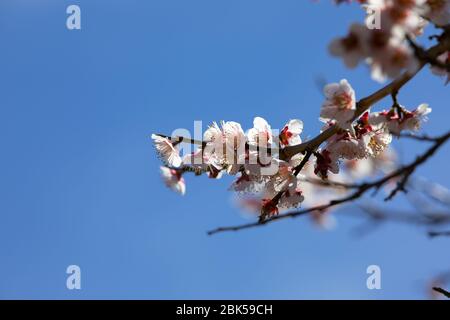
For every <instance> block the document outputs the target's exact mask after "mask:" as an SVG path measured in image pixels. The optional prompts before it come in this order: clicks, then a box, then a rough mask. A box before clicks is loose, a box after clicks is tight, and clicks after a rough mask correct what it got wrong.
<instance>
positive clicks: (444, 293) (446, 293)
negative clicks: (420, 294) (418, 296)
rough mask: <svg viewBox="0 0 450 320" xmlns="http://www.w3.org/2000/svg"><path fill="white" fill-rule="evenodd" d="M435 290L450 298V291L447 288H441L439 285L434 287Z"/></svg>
mask: <svg viewBox="0 0 450 320" xmlns="http://www.w3.org/2000/svg"><path fill="white" fill-rule="evenodd" d="M433 290H434V291H436V292H439V293H441V294H443V295H444V296H446V297H447V298H449V299H450V292H448V291H447V290H444V289H442V288H439V287H433Z"/></svg>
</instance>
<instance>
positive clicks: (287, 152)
mask: <svg viewBox="0 0 450 320" xmlns="http://www.w3.org/2000/svg"><path fill="white" fill-rule="evenodd" d="M448 50H450V32H449V31H446V32H445V33H444V34H443V35H442V39H441V42H439V43H438V44H436V45H435V46H433V47H431V48H430V49H428V50H426V54H427V56H428V57H430V58H434V59H436V58H437V57H438V56H439V55H440V54H442V53H444V52H446V51H448ZM426 64H427V62H426V61H421V63H420V66H419V67H418V68H417V70H416V71H415V72H405V73H403V75H402V76H400V77H399V78H397V79H396V80H394V81H392V82H390V83H389V84H388V85H386V86H384V87H383V88H381V89H379V90H378V91H376V92H374V93H372V94H371V95H369V96H367V97H365V98H363V99H361V100H359V101H358V102H357V104H356V106H357V107H356V112H355V115H354V117H353V119H357V118H358V117H359V116H361V115H362V114H363V113H364V112H365V111H367V110H368V109H369V108H370V107H371V106H372V105H373V104H375V103H377V102H378V101H380V100H381V99H383V98H385V97H386V96H388V95H393V94H396V93H397V92H398V91H399V90H400V89H401V88H402V87H403V86H404V85H405V84H406V83H408V81H410V80H411V79H412V78H413V77H414V76H415V75H416V74H417V73H418V72H419V71H420V70H421V69H422V68H423V67H424V66H425V65H426ZM338 130H339V128H338V126H337V125H334V126H332V127H330V128H328V129H327V130H325V131H323V132H322V133H321V134H319V135H318V136H316V137H315V138H313V139H311V140H309V141H307V142H305V143H302V144H300V145H296V146H290V147H286V148H284V149H283V150H281V151H282V152H280V153H282V155H283V156H284V157H285V158H287V159H289V158H291V157H292V156H293V155H295V154H297V153H300V152H304V151H305V150H306V149H307V148H308V147H309V148H316V147H318V146H320V145H321V144H322V143H323V142H324V141H326V140H328V139H329V138H330V137H332V136H333V135H334V134H336V133H337V132H338ZM282 155H280V158H281V156H282Z"/></svg>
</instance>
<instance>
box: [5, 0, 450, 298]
mask: <svg viewBox="0 0 450 320" xmlns="http://www.w3.org/2000/svg"><path fill="white" fill-rule="evenodd" d="M69 4H78V5H80V7H81V10H82V30H80V31H69V30H67V29H66V25H65V23H66V17H67V15H66V13H65V11H66V7H67V6H68V5H69ZM362 17H363V16H362V12H361V10H360V9H358V8H357V7H356V6H347V5H344V6H341V7H338V8H336V7H335V6H333V5H331V1H325V0H324V1H321V2H319V3H315V2H312V1H311V2H310V1H298V0H285V1H268V0H244V1H243V0H227V1H217V0H215V1H211V0H189V1H185V0H149V1H144V0H140V1H138V0H120V1H119V0H115V1H113V0H109V1H106V0H103V1H101V0H95V1H93V0H84V1H75V0H73V1H65V0H53V1H50V0H39V1H36V0H33V1H32V0H28V1H27V0H2V1H1V2H0V39H1V43H2V46H1V50H0V88H1V89H0V108H1V111H2V112H1V125H0V130H1V139H0V143H1V157H0V166H1V169H0V170H1V179H0V194H1V195H2V196H1V199H2V200H1V201H0V219H1V220H0V259H1V260H0V298H58V299H59V298H68V299H71V298H83V299H91V298H126V299H129V298H139V299H141V298H149V299H155V298H289V299H292V298H368V299H372V298H388V299H391V298H424V297H425V293H424V286H425V284H426V281H427V279H429V278H431V277H432V276H433V275H435V274H436V273H439V272H441V271H445V270H447V269H448V268H450V256H449V254H448V246H449V240H448V239H433V240H430V239H428V238H427V237H426V235H425V230H423V229H420V228H416V227H412V226H402V225H394V224H387V225H385V226H383V227H381V228H380V229H378V230H376V231H375V232H373V233H370V234H369V235H367V236H366V237H362V238H356V237H355V236H353V235H352V232H351V231H352V230H353V228H354V227H355V226H358V225H359V224H360V223H362V222H363V221H362V220H360V219H355V218H348V217H347V218H346V217H342V216H343V215H341V216H340V215H339V213H338V214H337V217H338V221H339V227H338V228H337V229H336V230H334V231H332V232H323V231H320V230H318V229H317V228H315V227H314V226H313V225H312V224H311V222H310V221H309V219H307V218H300V219H297V220H289V221H284V222H280V223H276V224H273V225H270V226H267V227H264V228H258V229H254V230H248V231H243V232H239V233H229V234H221V235H217V236H213V237H208V236H207V235H206V231H207V230H209V229H211V228H214V227H217V226H222V225H229V224H237V223H243V222H247V221H248V220H246V218H244V217H243V216H242V215H241V214H240V213H239V210H238V209H237V208H236V206H235V205H234V204H233V201H232V195H231V194H230V193H229V192H228V191H227V188H228V184H229V182H230V180H229V179H224V180H222V181H213V180H208V179H207V178H205V177H200V178H195V177H192V176H189V177H187V194H186V196H185V197H180V196H178V195H177V194H175V193H172V192H171V191H169V190H168V189H166V188H165V187H164V186H163V185H162V184H161V182H160V177H159V173H158V167H159V165H160V163H159V160H158V159H157V158H156V156H155V153H154V150H153V148H152V145H151V141H150V139H149V135H150V134H151V133H152V132H163V133H170V132H171V131H172V130H173V129H175V128H187V129H191V128H192V126H193V121H194V120H202V121H203V122H204V123H205V124H207V123H210V122H212V121H214V120H222V119H224V120H235V121H239V122H241V123H242V124H243V126H244V127H249V126H251V123H252V120H253V117H254V116H256V115H259V116H262V117H265V118H266V119H268V120H269V121H270V123H271V124H272V126H273V127H275V128H279V127H281V126H282V125H283V124H284V123H285V121H286V120H288V119H290V118H300V119H302V120H303V121H304V122H305V134H304V137H305V136H310V137H312V136H314V135H315V134H317V132H318V130H319V128H320V123H319V122H318V120H317V118H318V114H319V107H320V103H321V93H320V91H319V90H318V89H317V84H316V81H317V79H320V78H325V79H327V80H328V81H329V82H332V81H337V80H339V79H341V78H347V79H348V80H349V81H350V83H352V84H353V86H354V88H355V89H356V91H357V96H358V97H362V96H364V95H366V94H368V93H370V92H371V91H373V90H374V89H376V88H379V86H380V85H379V84H377V83H375V82H373V81H372V80H370V78H369V77H368V71H367V69H366V68H365V67H364V66H361V67H360V68H358V69H356V70H347V69H345V68H344V67H343V65H342V63H341V61H339V60H338V59H334V58H332V57H330V56H329V55H328V53H327V51H326V47H327V45H328V43H329V41H330V40H331V39H332V38H333V37H335V36H338V35H342V34H344V33H345V31H346V29H347V27H348V26H349V25H350V23H351V22H353V21H357V20H358V21H361V19H362ZM400 99H401V102H402V103H403V104H405V105H407V106H411V107H415V106H416V105H417V104H418V103H420V102H428V103H429V104H430V106H431V107H433V113H432V114H431V116H430V122H429V123H428V124H427V126H426V127H425V130H426V131H427V132H428V133H431V134H433V133H435V134H436V133H440V132H443V131H444V130H446V129H448V117H449V115H450V111H449V109H448V101H449V95H448V87H447V88H445V87H444V86H443V81H441V80H440V79H438V78H436V77H434V76H432V75H431V74H430V72H429V71H428V70H424V71H422V72H421V74H420V75H419V76H418V77H417V78H416V79H415V80H414V81H412V82H411V83H410V84H409V85H408V87H407V88H406V89H405V90H403V91H402V93H401V95H400ZM378 107H379V108H381V107H383V104H379V105H378ZM385 107H386V106H385ZM412 146H414V147H412ZM416 146H418V145H416V144H414V145H413V144H412V143H407V144H404V145H403V146H402V147H401V150H402V156H403V157H404V158H405V159H406V160H407V159H411V158H412V157H413V156H414V155H415V154H416V153H417V152H419V150H420V149H419V148H418V147H416ZM419 147H420V146H419ZM449 156H450V153H449V148H448V147H445V148H444V149H442V150H441V152H440V154H438V155H437V156H436V157H434V158H433V159H432V161H431V162H430V163H429V164H428V165H427V166H426V167H423V168H421V169H420V172H419V173H420V174H421V175H424V176H427V177H428V178H429V179H432V180H434V181H437V182H440V183H442V184H444V185H446V184H447V185H448V180H449V178H450V174H449V171H448V170H447V169H446V168H447V167H448V157H449ZM391 206H393V207H399V206H400V207H403V208H409V207H406V202H405V201H402V200H400V199H399V200H397V201H396V202H395V203H392V204H391ZM346 210H347V211H348V210H353V209H352V208H346V209H343V211H346ZM70 264H76V265H79V266H80V267H81V271H82V289H81V290H79V291H76V290H74V291H69V290H67V289H66V285H65V284H66V276H67V275H66V273H65V270H66V267H67V266H68V265H70ZM370 264H377V265H379V266H380V267H381V269H382V290H379V291H376V290H375V291H369V290H368V289H367V288H366V277H367V275H366V268H367V266H368V265H370Z"/></svg>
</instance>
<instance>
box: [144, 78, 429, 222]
mask: <svg viewBox="0 0 450 320" xmlns="http://www.w3.org/2000/svg"><path fill="white" fill-rule="evenodd" d="M324 94H325V101H324V102H323V104H322V109H321V112H320V118H319V119H320V120H321V121H323V122H324V123H325V126H324V130H326V129H328V128H330V127H331V126H335V127H336V128H337V131H336V133H335V134H333V135H332V136H331V137H329V138H328V139H326V140H325V141H324V143H323V146H322V147H321V148H320V147H319V146H315V147H310V146H309V142H308V141H306V142H303V143H302V139H301V137H300V135H301V133H302V131H303V122H302V121H301V120H297V119H293V120H290V121H288V122H287V123H286V124H285V126H284V127H283V128H282V129H281V130H280V131H279V132H276V131H275V130H273V129H272V127H271V126H270V125H269V123H268V122H267V121H266V120H265V119H263V118H261V117H256V118H255V119H254V121H253V128H251V129H249V130H247V132H244V130H243V129H242V127H241V125H240V124H239V123H237V122H233V121H227V122H224V121H222V122H221V123H220V124H217V123H213V124H212V125H211V126H210V127H209V128H208V129H207V130H206V131H205V132H204V134H203V141H202V142H201V145H200V146H198V148H197V149H196V150H194V152H190V153H187V154H185V155H181V154H180V151H179V149H178V146H179V144H180V143H183V142H182V140H180V139H179V138H174V139H172V138H169V137H165V136H161V135H157V134H154V135H152V138H153V141H154V145H155V148H156V151H157V153H158V155H159V157H160V158H161V159H162V161H163V162H164V163H165V166H163V167H161V173H162V177H163V180H164V182H165V184H166V185H167V186H168V187H170V188H171V189H173V190H174V191H176V192H178V193H180V194H184V193H185V190H186V186H185V180H184V178H183V175H184V174H185V173H187V172H193V173H195V174H196V175H201V174H206V175H208V176H209V177H210V178H213V179H218V178H220V177H221V176H222V175H223V174H228V175H231V176H235V180H234V182H233V183H232V184H231V186H230V190H232V191H234V192H236V193H237V194H238V195H239V196H240V197H241V199H242V204H243V205H244V206H245V207H246V208H250V209H252V210H254V211H258V212H260V214H261V216H263V217H270V216H272V215H275V214H278V212H280V211H282V210H286V209H290V208H295V207H298V206H299V205H300V204H301V203H302V202H303V201H306V202H307V203H316V204H317V203H318V202H320V201H321V200H323V199H327V198H330V195H331V194H332V195H335V192H332V193H330V191H329V190H328V191H326V192H324V191H323V189H324V188H323V187H322V186H321V185H320V183H319V184H318V185H317V184H316V183H314V181H315V182H317V181H323V180H326V179H328V178H329V176H330V174H333V179H332V181H347V182H348V181H351V180H352V179H360V178H362V177H364V176H367V175H370V174H374V173H375V172H377V171H379V170H380V169H383V168H384V169H386V168H392V167H393V165H392V163H394V162H395V161H394V160H393V159H394V158H395V157H393V156H392V152H391V151H386V149H387V147H388V146H389V144H390V143H391V141H392V137H393V135H398V134H399V133H400V132H401V131H403V130H409V131H411V130H414V131H415V130H418V129H419V128H420V125H421V123H422V122H423V121H424V120H425V119H426V115H427V114H428V113H429V112H430V111H431V109H430V108H429V107H428V106H427V105H426V104H422V105H420V106H419V107H417V108H416V109H414V110H412V111H409V110H407V109H406V108H405V107H403V106H401V105H399V104H398V103H397V102H396V101H395V103H394V105H393V106H392V107H391V108H390V109H389V110H383V111H380V112H370V111H366V112H364V113H363V114H362V115H360V116H359V114H360V113H359V112H358V110H357V107H356V101H355V91H354V90H353V88H352V87H351V85H350V84H349V83H348V81H347V80H345V79H343V80H341V81H340V82H339V83H332V84H328V85H326V86H325V88H324ZM286 150H290V151H291V152H290V153H286V152H285V151H286ZM292 150H298V151H296V152H292ZM287 154H289V156H287ZM317 218H318V217H317ZM316 220H317V221H316V222H320V223H321V224H326V225H328V224H329V221H327V220H326V219H324V218H323V217H322V216H321V218H320V219H319V218H318V219H316Z"/></svg>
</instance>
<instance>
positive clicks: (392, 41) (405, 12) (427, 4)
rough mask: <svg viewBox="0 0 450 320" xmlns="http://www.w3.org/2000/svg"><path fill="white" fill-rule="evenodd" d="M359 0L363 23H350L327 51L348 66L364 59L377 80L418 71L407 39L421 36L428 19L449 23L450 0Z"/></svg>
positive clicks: (416, 61)
mask: <svg viewBox="0 0 450 320" xmlns="http://www.w3.org/2000/svg"><path fill="white" fill-rule="evenodd" d="M359 2H360V3H362V6H363V8H365V9H366V10H367V12H368V16H367V19H366V22H365V24H360V23H355V24H353V25H352V26H351V27H350V30H349V32H348V34H347V35H346V36H345V37H343V38H338V39H335V40H333V41H332V42H331V43H330V45H329V51H330V53H331V54H332V55H334V56H338V57H341V58H342V59H343V61H344V63H345V65H346V66H347V67H349V68H354V67H356V66H357V65H358V64H359V63H360V62H362V61H366V62H367V63H368V64H369V66H370V68H371V74H372V78H373V79H375V80H377V81H383V80H384V79H386V78H388V77H389V78H395V77H397V76H398V75H399V74H400V73H401V72H403V71H407V72H414V71H415V70H417V68H418V66H419V61H418V59H417V57H416V56H415V54H414V49H413V48H412V47H411V46H410V44H409V42H408V38H409V39H412V38H415V37H417V36H419V35H421V34H422V33H423V30H424V28H425V27H426V25H427V24H428V23H429V22H428V21H430V22H431V23H433V24H434V25H436V26H440V27H442V26H444V25H447V24H449V23H450V0H367V1H359ZM441 72H442V71H441Z"/></svg>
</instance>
